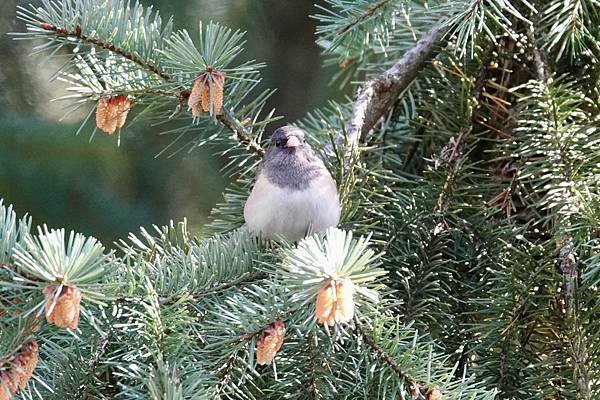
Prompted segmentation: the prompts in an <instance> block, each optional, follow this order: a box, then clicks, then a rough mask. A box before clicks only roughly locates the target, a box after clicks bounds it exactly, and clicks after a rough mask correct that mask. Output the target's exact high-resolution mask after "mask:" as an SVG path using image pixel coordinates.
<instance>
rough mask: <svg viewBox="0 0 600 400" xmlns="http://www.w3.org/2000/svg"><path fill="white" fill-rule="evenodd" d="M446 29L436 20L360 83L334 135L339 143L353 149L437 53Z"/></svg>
mask: <svg viewBox="0 0 600 400" xmlns="http://www.w3.org/2000/svg"><path fill="white" fill-rule="evenodd" d="M445 30H446V24H445V19H442V20H440V21H438V22H436V23H435V24H434V25H433V27H432V28H431V29H430V30H429V31H428V32H427V33H426V34H425V35H423V36H422V37H421V39H419V40H418V41H417V43H416V44H415V45H414V47H413V48H411V49H410V50H409V51H407V52H406V53H405V54H404V56H402V58H400V59H399V60H398V61H397V62H396V63H395V64H394V65H393V66H392V67H390V68H389V69H388V70H386V71H385V72H383V73H382V74H380V75H377V76H375V77H374V78H372V79H370V80H368V81H366V82H365V83H364V84H363V86H362V88H361V89H360V90H359V91H358V94H357V95H356V100H355V101H354V104H353V106H352V115H351V116H350V119H349V120H348V122H347V124H346V129H345V132H340V133H339V134H338V136H337V138H336V141H337V144H338V145H339V146H342V145H344V143H347V145H348V147H349V148H353V147H354V146H355V145H356V144H358V142H359V141H361V140H364V139H365V137H366V136H367V134H368V133H369V131H370V130H371V129H372V128H373V127H374V126H375V124H376V123H377V121H379V119H380V118H381V117H382V116H383V115H384V114H385V113H386V112H387V111H388V109H389V108H390V107H391V106H392V105H393V104H394V102H395V101H396V100H397V99H398V96H400V94H401V93H402V92H403V91H404V90H405V89H406V88H407V87H408V86H409V85H410V84H411V83H412V81H413V80H414V79H415V78H416V76H417V73H418V72H419V71H420V70H421V68H422V67H423V65H425V63H426V62H427V61H429V60H431V58H433V57H434V56H435V55H436V54H437V47H438V42H439V40H440V38H441V36H442V35H443V33H444V32H445Z"/></svg>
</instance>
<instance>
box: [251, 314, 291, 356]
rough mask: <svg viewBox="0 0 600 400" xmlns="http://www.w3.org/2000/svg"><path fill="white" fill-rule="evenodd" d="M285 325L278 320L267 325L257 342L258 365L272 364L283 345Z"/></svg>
mask: <svg viewBox="0 0 600 400" xmlns="http://www.w3.org/2000/svg"><path fill="white" fill-rule="evenodd" d="M284 337H285V324H284V323H283V321H280V320H277V321H274V322H271V323H270V324H268V325H265V326H264V327H263V329H262V331H261V332H260V335H259V336H258V340H257V341H256V362H257V364H258V365H267V364H271V362H272V361H273V358H275V355H276V354H277V352H278V351H279V349H281V346H282V345H283V339H284Z"/></svg>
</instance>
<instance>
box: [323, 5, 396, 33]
mask: <svg viewBox="0 0 600 400" xmlns="http://www.w3.org/2000/svg"><path fill="white" fill-rule="evenodd" d="M389 2H390V0H383V1H380V2H379V3H377V4H375V5H374V6H372V7H369V8H368V9H367V10H366V11H365V13H364V14H361V15H359V16H358V17H356V18H355V19H354V20H352V21H351V22H350V23H349V24H348V25H346V26H344V27H342V28H341V29H340V30H338V31H337V32H336V33H335V34H336V35H338V36H339V35H343V34H344V33H346V32H348V31H349V30H350V29H352V28H353V27H354V26H356V25H358V24H360V23H361V22H363V21H364V20H366V19H367V18H369V17H370V16H371V15H373V14H374V13H376V12H377V10H379V9H380V8H382V7H383V6H385V5H386V4H387V3H389Z"/></svg>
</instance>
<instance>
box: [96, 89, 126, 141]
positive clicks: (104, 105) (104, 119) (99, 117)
mask: <svg viewBox="0 0 600 400" xmlns="http://www.w3.org/2000/svg"><path fill="white" fill-rule="evenodd" d="M130 108H131V100H130V99H129V98H128V97H127V96H125V95H122V94H119V95H115V96H104V97H102V98H100V100H98V105H97V106H96V125H97V126H98V128H100V129H102V130H103V131H104V132H106V133H108V134H109V135H112V134H113V133H115V131H116V130H117V129H118V128H122V127H123V125H125V121H126V120H127V114H128V113H129V109H130Z"/></svg>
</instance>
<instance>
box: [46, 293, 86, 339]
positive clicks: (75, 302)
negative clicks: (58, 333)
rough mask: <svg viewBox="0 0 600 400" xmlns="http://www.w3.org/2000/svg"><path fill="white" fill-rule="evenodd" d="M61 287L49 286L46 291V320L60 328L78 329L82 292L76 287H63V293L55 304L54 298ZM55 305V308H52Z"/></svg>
mask: <svg viewBox="0 0 600 400" xmlns="http://www.w3.org/2000/svg"><path fill="white" fill-rule="evenodd" d="M59 287H60V286H57V285H48V286H46V288H45V289H44V295H45V296H46V305H45V311H46V320H47V321H48V322H49V323H51V324H54V325H56V326H58V327H59V328H69V329H77V324H78V323H79V303H80V302H81V292H80V291H79V289H77V287H75V286H66V285H63V286H62V290H61V293H60V294H59V295H58V298H57V299H56V303H54V296H55V295H56V291H57V290H58V288H59ZM53 305H54V307H52V306H53Z"/></svg>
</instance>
